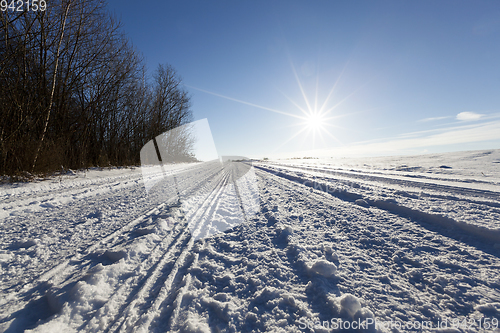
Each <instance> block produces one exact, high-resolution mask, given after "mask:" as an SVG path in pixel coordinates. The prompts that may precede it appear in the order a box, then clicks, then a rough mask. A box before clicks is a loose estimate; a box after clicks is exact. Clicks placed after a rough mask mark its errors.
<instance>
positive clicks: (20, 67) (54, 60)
mask: <svg viewBox="0 0 500 333" xmlns="http://www.w3.org/2000/svg"><path fill="white" fill-rule="evenodd" d="M0 15H1V17H0V120H1V121H0V175H1V174H7V175H16V174H19V173H23V172H26V171H28V172H49V171H54V170H58V169H60V168H61V167H64V168H85V167H89V166H107V165H131V164H137V163H139V162H140V161H139V158H140V154H139V152H140V149H141V148H142V147H143V145H144V144H145V143H146V142H147V141H149V140H151V139H152V138H153V137H155V136H156V135H159V134H160V133H163V132H165V131H167V130H170V129H172V128H175V127H177V126H179V125H182V124H185V123H187V122H189V121H191V120H192V119H191V118H192V112H191V110H190V98H189V96H188V94H187V92H186V91H185V90H184V89H183V88H182V84H181V79H180V77H179V76H178V75H177V73H176V72H175V70H174V69H173V68H172V67H171V66H169V65H160V66H159V67H158V68H157V69H156V71H155V73H154V75H153V78H152V79H149V78H148V77H147V74H146V70H145V65H144V62H143V60H142V58H141V56H140V55H139V54H138V52H137V51H136V50H135V49H134V48H133V46H132V45H131V44H130V42H129V40H128V39H127V37H126V36H125V35H124V34H123V32H122V30H121V28H120V25H119V23H118V22H117V21H116V20H115V19H113V17H112V16H111V15H110V14H109V12H108V11H107V8H106V3H105V2H103V1H101V0H54V1H47V6H46V10H45V11H40V10H38V11H28V10H25V11H22V12H17V11H10V10H7V11H2V12H0Z"/></svg>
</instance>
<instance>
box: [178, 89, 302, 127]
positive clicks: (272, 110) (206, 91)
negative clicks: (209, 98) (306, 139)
mask: <svg viewBox="0 0 500 333" xmlns="http://www.w3.org/2000/svg"><path fill="white" fill-rule="evenodd" d="M184 85H185V86H186V87H188V88H191V89H195V90H198V91H202V92H204V93H207V94H210V95H213V96H217V97H221V98H225V99H228V100H230V101H234V102H238V103H241V104H245V105H249V106H253V107H256V108H259V109H263V110H267V111H271V112H275V113H279V114H283V115H286V116H289V117H293V118H299V119H303V117H301V116H297V115H295V114H292V113H287V112H284V111H280V110H276V109H271V108H268V107H265V106H261V105H258V104H254V103H250V102H245V101H242V100H239V99H236V98H232V97H229V96H224V95H221V94H217V93H214V92H211V91H208V90H205V89H201V88H196V87H193V86H190V85H187V84H184Z"/></svg>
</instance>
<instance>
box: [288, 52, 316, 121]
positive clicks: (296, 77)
mask: <svg viewBox="0 0 500 333" xmlns="http://www.w3.org/2000/svg"><path fill="white" fill-rule="evenodd" d="M288 61H289V62H290V66H291V67H292V71H293V75H294V76H295V80H296V81H297V84H298V85H299V88H300V92H301V93H302V97H303V98H304V101H305V102H306V105H307V109H308V111H309V112H312V109H311V105H310V104H309V100H308V99H307V95H306V92H305V91H304V88H303V87H302V83H301V82H300V79H299V76H298V74H297V71H296V70H295V66H294V65H293V62H292V58H291V57H290V54H288Z"/></svg>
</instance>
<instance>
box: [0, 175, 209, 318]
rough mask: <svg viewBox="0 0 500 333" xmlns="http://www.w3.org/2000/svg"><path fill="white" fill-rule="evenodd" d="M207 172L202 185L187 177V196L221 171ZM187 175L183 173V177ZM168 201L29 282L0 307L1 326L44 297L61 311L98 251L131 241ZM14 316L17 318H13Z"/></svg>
mask: <svg viewBox="0 0 500 333" xmlns="http://www.w3.org/2000/svg"><path fill="white" fill-rule="evenodd" d="M190 171H191V170H187V171H186V172H187V173H189V172H190ZM203 171H204V172H202V173H201V175H206V174H207V173H208V176H207V177H206V178H205V177H201V178H200V179H199V181H198V182H196V181H195V182H194V184H189V177H184V178H185V179H184V180H183V186H184V192H185V193H188V192H190V191H193V190H197V189H199V186H201V185H203V184H206V183H207V182H208V181H209V180H210V179H211V178H212V177H214V176H215V175H217V173H218V171H217V170H215V171H213V170H208V171H207V170H203ZM186 172H183V171H182V170H181V172H180V174H183V173H186ZM191 183H192V182H191ZM97 199H98V198H96V200H97ZM166 199H167V200H168V201H167V202H162V203H160V204H157V205H156V206H155V207H154V208H148V210H147V211H146V212H144V213H141V214H140V215H139V217H137V218H135V219H133V220H131V221H129V222H127V223H126V224H125V225H122V226H120V228H118V229H116V230H114V231H112V232H111V233H109V234H107V235H106V236H104V237H101V238H99V239H98V240H97V241H95V242H94V243H92V244H91V245H89V246H87V247H86V248H84V249H80V250H79V251H77V252H76V253H73V254H71V255H70V256H68V257H66V258H64V259H63V260H62V262H60V263H59V264H57V265H56V266H54V267H51V268H49V269H47V270H46V271H44V272H42V273H40V275H38V276H37V277H35V278H34V279H32V280H30V281H29V282H25V283H24V284H23V286H22V288H20V290H17V291H15V293H14V294H15V295H14V297H13V298H12V297H11V299H10V300H9V301H8V302H5V303H3V304H2V305H1V306H0V311H1V310H2V309H9V312H10V314H9V315H7V316H6V317H5V318H2V319H0V324H1V323H3V322H8V321H10V320H13V319H14V320H16V317H17V319H18V320H22V318H21V317H22V316H23V315H24V312H26V311H27V309H28V304H36V303H37V302H38V301H39V300H40V299H41V298H44V297H45V298H46V297H48V298H49V299H48V301H49V303H52V305H51V307H54V306H55V307H56V308H57V309H53V310H52V311H58V310H59V305H54V304H55V303H58V299H59V298H60V297H61V298H64V297H65V296H64V294H65V293H67V292H68V291H69V290H68V289H69V288H70V287H71V286H72V285H73V284H74V283H76V282H77V281H79V280H81V279H82V277H84V276H85V275H86V274H87V272H88V271H89V269H91V268H92V267H93V266H94V265H95V264H96V257H95V255H94V251H96V250H97V249H100V248H102V249H101V250H103V251H102V252H104V251H105V249H111V248H113V247H115V246H116V245H117V244H119V243H120V242H122V241H123V240H125V239H127V238H128V236H129V234H130V233H131V232H132V231H133V230H134V228H136V227H137V226H139V225H141V224H147V223H148V220H149V219H150V218H151V216H154V215H158V214H160V212H161V210H162V209H164V208H166V207H167V208H168V207H169V206H168V205H169V201H175V200H174V199H171V198H170V199H169V198H166ZM163 201H165V200H163ZM103 245H104V246H103ZM93 255H94V256H93ZM101 256H102V255H101ZM59 261H60V260H59ZM49 281H50V282H49ZM12 288H15V285H14V286H11V287H10V289H12ZM5 312H6V311H5ZM14 315H15V316H16V317H13V316H14ZM26 315H28V314H26ZM21 325H24V324H21Z"/></svg>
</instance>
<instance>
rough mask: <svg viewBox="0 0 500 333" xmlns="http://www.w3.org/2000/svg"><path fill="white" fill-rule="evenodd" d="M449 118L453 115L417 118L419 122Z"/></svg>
mask: <svg viewBox="0 0 500 333" xmlns="http://www.w3.org/2000/svg"><path fill="white" fill-rule="evenodd" d="M448 118H451V117H450V116H446V117H431V118H424V119H420V120H417V122H419V123H426V122H429V121H436V120H442V119H448Z"/></svg>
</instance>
